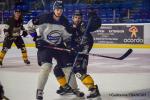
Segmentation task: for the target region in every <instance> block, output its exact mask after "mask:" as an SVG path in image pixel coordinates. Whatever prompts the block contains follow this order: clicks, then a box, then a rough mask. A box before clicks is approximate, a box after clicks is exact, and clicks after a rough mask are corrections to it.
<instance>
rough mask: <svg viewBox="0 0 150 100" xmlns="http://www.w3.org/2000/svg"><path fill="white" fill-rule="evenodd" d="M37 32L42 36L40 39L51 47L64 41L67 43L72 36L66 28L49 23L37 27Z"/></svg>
mask: <svg viewBox="0 0 150 100" xmlns="http://www.w3.org/2000/svg"><path fill="white" fill-rule="evenodd" d="M36 32H37V35H38V36H40V38H38V39H40V40H44V41H46V42H47V43H49V44H50V45H58V44H61V42H62V41H63V42H65V41H67V39H68V38H70V36H71V34H69V33H68V32H67V31H66V29H65V27H64V26H62V25H57V24H49V23H45V24H42V25H39V26H37V28H36Z"/></svg>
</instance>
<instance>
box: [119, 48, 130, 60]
mask: <svg viewBox="0 0 150 100" xmlns="http://www.w3.org/2000/svg"><path fill="white" fill-rule="evenodd" d="M132 52H133V50H132V49H129V50H128V51H127V52H126V53H125V54H124V55H122V56H121V57H120V58H119V59H118V60H123V59H125V58H126V57H128V56H129V55H130V54H131V53H132Z"/></svg>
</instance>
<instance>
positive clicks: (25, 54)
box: [22, 51, 28, 61]
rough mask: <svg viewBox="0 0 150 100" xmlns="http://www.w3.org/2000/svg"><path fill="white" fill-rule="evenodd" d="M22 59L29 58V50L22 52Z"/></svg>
mask: <svg viewBox="0 0 150 100" xmlns="http://www.w3.org/2000/svg"><path fill="white" fill-rule="evenodd" d="M22 59H23V60H24V61H25V60H28V56H27V51H24V52H22Z"/></svg>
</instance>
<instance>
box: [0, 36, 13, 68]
mask: <svg viewBox="0 0 150 100" xmlns="http://www.w3.org/2000/svg"><path fill="white" fill-rule="evenodd" d="M12 43H13V40H12V39H11V38H9V37H6V38H5V39H4V42H3V48H2V50H1V52H0V67H2V65H3V59H4V57H5V55H6V53H7V51H8V49H10V48H11V45H12Z"/></svg>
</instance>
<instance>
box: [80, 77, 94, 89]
mask: <svg viewBox="0 0 150 100" xmlns="http://www.w3.org/2000/svg"><path fill="white" fill-rule="evenodd" d="M81 81H82V83H83V84H84V85H85V86H86V87H87V88H88V89H90V88H95V85H94V80H93V79H92V77H91V76H90V75H86V76H85V77H83V78H82V79H81Z"/></svg>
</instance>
